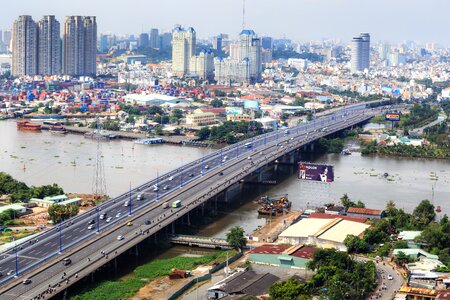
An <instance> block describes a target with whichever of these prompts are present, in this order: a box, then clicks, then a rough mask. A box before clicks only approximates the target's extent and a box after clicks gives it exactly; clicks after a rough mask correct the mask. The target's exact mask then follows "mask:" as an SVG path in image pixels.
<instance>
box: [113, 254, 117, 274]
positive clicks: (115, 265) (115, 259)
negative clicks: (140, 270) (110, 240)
mask: <svg viewBox="0 0 450 300" xmlns="http://www.w3.org/2000/svg"><path fill="white" fill-rule="evenodd" d="M114 270H115V271H116V272H117V257H115V258H114Z"/></svg>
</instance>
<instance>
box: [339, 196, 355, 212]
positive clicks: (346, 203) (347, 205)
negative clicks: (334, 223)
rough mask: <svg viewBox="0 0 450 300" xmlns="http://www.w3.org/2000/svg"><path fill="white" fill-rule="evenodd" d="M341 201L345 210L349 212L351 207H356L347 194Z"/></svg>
mask: <svg viewBox="0 0 450 300" xmlns="http://www.w3.org/2000/svg"><path fill="white" fill-rule="evenodd" d="M340 200H341V203H342V206H344V207H345V210H348V209H349V208H350V207H355V206H356V204H355V202H353V201H351V200H350V197H349V196H348V195H347V194H344V195H343V196H342V197H341V199H340Z"/></svg>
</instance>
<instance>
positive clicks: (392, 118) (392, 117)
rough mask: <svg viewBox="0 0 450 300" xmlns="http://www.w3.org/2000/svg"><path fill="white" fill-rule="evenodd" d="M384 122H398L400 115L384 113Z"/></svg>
mask: <svg viewBox="0 0 450 300" xmlns="http://www.w3.org/2000/svg"><path fill="white" fill-rule="evenodd" d="M385 119H386V121H392V122H398V121H400V113H386V118H385Z"/></svg>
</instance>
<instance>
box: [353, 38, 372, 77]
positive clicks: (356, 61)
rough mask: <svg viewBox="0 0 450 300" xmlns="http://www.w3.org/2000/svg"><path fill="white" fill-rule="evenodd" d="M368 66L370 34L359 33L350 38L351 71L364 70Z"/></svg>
mask: <svg viewBox="0 0 450 300" xmlns="http://www.w3.org/2000/svg"><path fill="white" fill-rule="evenodd" d="M369 67H370V35H369V34H368V33H361V34H360V35H359V36H357V37H354V38H353V39H352V52H351V71H352V72H353V73H356V72H361V71H364V70H365V69H369Z"/></svg>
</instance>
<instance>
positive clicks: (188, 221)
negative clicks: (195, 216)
mask: <svg viewBox="0 0 450 300" xmlns="http://www.w3.org/2000/svg"><path fill="white" fill-rule="evenodd" d="M189 215H190V212H189V211H188V213H187V214H186V218H187V225H188V226H191V217H190V216H189Z"/></svg>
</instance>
